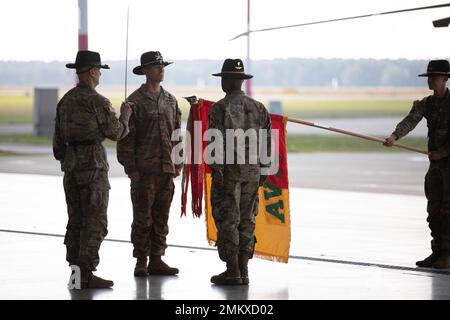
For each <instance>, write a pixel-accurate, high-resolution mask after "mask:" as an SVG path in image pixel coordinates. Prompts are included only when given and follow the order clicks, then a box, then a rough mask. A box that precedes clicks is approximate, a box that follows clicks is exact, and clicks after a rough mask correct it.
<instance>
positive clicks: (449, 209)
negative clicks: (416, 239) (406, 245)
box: [425, 163, 450, 250]
mask: <svg viewBox="0 0 450 320" xmlns="http://www.w3.org/2000/svg"><path fill="white" fill-rule="evenodd" d="M425 195H426V197H427V200H428V204H427V211H428V218H427V221H428V225H429V227H430V229H431V237H432V238H433V240H432V243H431V245H432V247H434V248H436V249H438V250H439V249H445V250H450V168H445V167H442V165H439V164H434V163H431V164H430V168H429V169H428V172H427V174H426V176H425Z"/></svg>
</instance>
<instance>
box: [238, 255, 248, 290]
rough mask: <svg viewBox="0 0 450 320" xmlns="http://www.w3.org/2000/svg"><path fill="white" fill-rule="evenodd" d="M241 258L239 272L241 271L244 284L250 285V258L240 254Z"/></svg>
mask: <svg viewBox="0 0 450 320" xmlns="http://www.w3.org/2000/svg"><path fill="white" fill-rule="evenodd" d="M238 258H239V270H240V271H241V279H242V284H249V283H250V280H249V278H248V260H249V258H248V256H247V255H245V254H240V255H239V256H238Z"/></svg>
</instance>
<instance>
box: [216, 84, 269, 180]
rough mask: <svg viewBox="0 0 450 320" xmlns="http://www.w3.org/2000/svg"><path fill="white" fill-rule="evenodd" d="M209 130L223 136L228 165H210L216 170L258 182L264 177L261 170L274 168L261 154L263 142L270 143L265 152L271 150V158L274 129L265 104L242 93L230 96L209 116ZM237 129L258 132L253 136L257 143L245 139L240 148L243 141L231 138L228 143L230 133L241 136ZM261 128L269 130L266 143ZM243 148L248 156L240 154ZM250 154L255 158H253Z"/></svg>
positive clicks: (232, 178) (225, 175) (224, 152)
mask: <svg viewBox="0 0 450 320" xmlns="http://www.w3.org/2000/svg"><path fill="white" fill-rule="evenodd" d="M208 127H209V129H218V130H219V131H220V132H221V133H222V136H223V146H222V147H223V155H224V157H223V160H224V164H220V163H213V164H210V167H211V168H212V169H213V170H214V171H219V172H221V173H222V174H223V175H224V177H226V178H227V179H231V180H235V181H258V180H259V179H260V175H261V167H262V166H268V165H270V164H266V165H262V164H261V161H260V154H259V151H260V150H261V144H262V143H265V144H266V146H267V149H264V148H263V150H267V152H266V154H268V155H269V154H270V146H271V132H270V130H271V129H272V125H271V122H270V115H269V112H268V111H267V109H266V108H265V107H264V105H263V104H262V103H260V102H258V101H256V100H254V99H252V98H251V97H248V96H246V95H245V94H244V92H243V91H241V90H238V91H234V92H232V93H228V94H226V96H225V98H223V99H221V100H219V101H217V102H216V103H214V104H213V106H212V107H211V109H210V111H209V114H208ZM228 129H231V130H228ZM236 129H242V130H243V132H247V133H249V134H250V133H251V132H254V133H255V135H254V136H253V137H256V139H257V140H256V142H254V143H249V139H247V138H245V140H242V141H243V143H242V147H241V149H240V148H239V147H238V142H237V141H238V140H239V139H235V138H232V136H231V135H230V136H229V137H228V140H227V132H228V134H230V133H233V132H234V133H235V134H237V133H238V132H237V131H236ZM249 129H253V130H249ZM260 129H265V130H267V131H266V132H267V136H266V137H264V141H263V140H261V139H260V136H259V130H260ZM231 138H232V139H231ZM231 140H234V141H231ZM228 141H229V142H228ZM212 142H213V141H212ZM212 142H211V143H212ZM227 149H228V152H227ZM239 149H240V150H241V151H242V150H245V155H242V154H240V153H241V152H238V150H239ZM255 150H256V152H255ZM250 155H253V158H251V157H250ZM230 156H233V158H232V160H233V161H231V160H230V158H228V157H230ZM227 159H228V160H227ZM238 159H240V161H239V160H238Z"/></svg>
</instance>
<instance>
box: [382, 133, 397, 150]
mask: <svg viewBox="0 0 450 320" xmlns="http://www.w3.org/2000/svg"><path fill="white" fill-rule="evenodd" d="M396 140H397V137H396V136H395V135H394V134H391V135H390V136H389V137H387V138H386V139H385V140H384V142H383V145H384V146H385V147H392V146H393V145H394V143H395V141H396Z"/></svg>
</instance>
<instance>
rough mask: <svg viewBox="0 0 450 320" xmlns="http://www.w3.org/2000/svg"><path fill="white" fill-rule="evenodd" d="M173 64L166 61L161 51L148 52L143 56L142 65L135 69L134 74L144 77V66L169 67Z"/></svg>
mask: <svg viewBox="0 0 450 320" xmlns="http://www.w3.org/2000/svg"><path fill="white" fill-rule="evenodd" d="M172 63H173V62H169V61H164V59H163V57H162V55H161V53H159V51H148V52H144V53H143V54H142V55H141V65H140V66H137V67H134V69H133V73H134V74H137V75H143V74H144V73H143V71H142V69H143V68H144V66H148V65H164V67H165V66H168V65H169V64H172Z"/></svg>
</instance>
